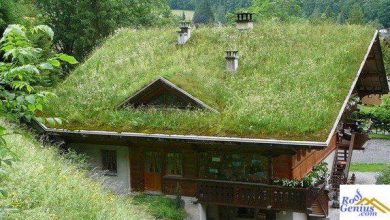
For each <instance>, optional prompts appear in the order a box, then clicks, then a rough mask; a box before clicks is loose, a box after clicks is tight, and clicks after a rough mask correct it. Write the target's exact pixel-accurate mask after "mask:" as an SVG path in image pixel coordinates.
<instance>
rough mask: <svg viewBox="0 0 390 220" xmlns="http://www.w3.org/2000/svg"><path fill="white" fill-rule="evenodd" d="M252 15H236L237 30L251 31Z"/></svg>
mask: <svg viewBox="0 0 390 220" xmlns="http://www.w3.org/2000/svg"><path fill="white" fill-rule="evenodd" d="M252 16H253V14H252V13H237V20H236V23H237V29H238V30H250V29H253V19H252Z"/></svg>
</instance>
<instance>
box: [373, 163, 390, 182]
mask: <svg viewBox="0 0 390 220" xmlns="http://www.w3.org/2000/svg"><path fill="white" fill-rule="evenodd" d="M376 182H377V184H390V166H387V167H386V168H384V169H383V170H382V172H381V173H380V174H379V176H378V177H377V179H376Z"/></svg>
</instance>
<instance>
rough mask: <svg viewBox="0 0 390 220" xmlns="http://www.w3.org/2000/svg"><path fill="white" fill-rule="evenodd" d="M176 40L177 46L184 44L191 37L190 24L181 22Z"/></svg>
mask: <svg viewBox="0 0 390 220" xmlns="http://www.w3.org/2000/svg"><path fill="white" fill-rule="evenodd" d="M178 33H179V36H178V39H177V43H178V44H185V43H187V41H188V40H189V39H190V37H191V22H188V21H182V22H181V23H180V31H178Z"/></svg>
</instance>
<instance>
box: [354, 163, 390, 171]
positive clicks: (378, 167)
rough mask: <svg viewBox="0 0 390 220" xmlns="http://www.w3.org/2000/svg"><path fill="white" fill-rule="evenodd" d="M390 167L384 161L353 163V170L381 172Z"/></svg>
mask: <svg viewBox="0 0 390 220" xmlns="http://www.w3.org/2000/svg"><path fill="white" fill-rule="evenodd" d="M387 167H389V165H388V164H384V163H352V164H351V167H350V171H351V172H381V171H383V170H385V169H386V168H387Z"/></svg>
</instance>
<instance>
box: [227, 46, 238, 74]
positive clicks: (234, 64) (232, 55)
mask: <svg viewBox="0 0 390 220" xmlns="http://www.w3.org/2000/svg"><path fill="white" fill-rule="evenodd" d="M225 58H226V69H227V71H229V72H237V69H238V50H227V51H226V57H225Z"/></svg>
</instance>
